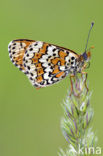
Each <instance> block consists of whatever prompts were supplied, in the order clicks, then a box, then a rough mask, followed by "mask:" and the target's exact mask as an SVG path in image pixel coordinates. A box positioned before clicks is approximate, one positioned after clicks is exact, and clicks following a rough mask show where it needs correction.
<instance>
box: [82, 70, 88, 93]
mask: <svg viewBox="0 0 103 156" xmlns="http://www.w3.org/2000/svg"><path fill="white" fill-rule="evenodd" d="M81 74H82V77H83V74H85V80H84V85H85V88H86V89H87V92H88V91H89V89H88V86H87V83H86V82H87V77H88V74H87V72H82V73H81Z"/></svg>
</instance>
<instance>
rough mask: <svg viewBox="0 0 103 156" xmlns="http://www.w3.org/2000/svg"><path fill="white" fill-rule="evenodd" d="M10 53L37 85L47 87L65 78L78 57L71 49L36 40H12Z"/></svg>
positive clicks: (17, 64)
mask: <svg viewBox="0 0 103 156" xmlns="http://www.w3.org/2000/svg"><path fill="white" fill-rule="evenodd" d="M9 54H10V58H11V60H12V62H13V63H14V64H15V65H16V66H18V68H19V69H21V70H22V71H23V72H25V73H26V75H27V77H28V78H29V79H30V81H31V83H32V85H34V86H35V87H46V86H49V85H52V84H54V83H56V82H58V81H60V80H62V79H63V78H65V76H67V75H68V74H69V73H70V71H71V67H73V66H75V60H76V59H77V58H78V54H76V53H75V52H73V51H71V50H69V49H66V48H63V47H59V46H56V45H52V44H48V43H45V42H42V41H34V40H14V41H12V42H11V43H10V44H9Z"/></svg>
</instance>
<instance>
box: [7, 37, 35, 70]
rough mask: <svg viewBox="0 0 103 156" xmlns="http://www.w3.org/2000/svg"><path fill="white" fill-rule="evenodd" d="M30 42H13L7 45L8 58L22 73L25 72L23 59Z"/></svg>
mask: <svg viewBox="0 0 103 156" xmlns="http://www.w3.org/2000/svg"><path fill="white" fill-rule="evenodd" d="M32 42H33V41H32V40H26V39H23V40H13V41H11V42H10V43H9V45H8V51H9V57H10V59H11V61H12V62H13V64H14V65H15V66H17V67H18V68H19V69H20V70H22V71H23V72H24V71H25V68H24V65H23V57H24V54H25V51H26V48H27V47H28V46H29V45H30V44H31V43H32Z"/></svg>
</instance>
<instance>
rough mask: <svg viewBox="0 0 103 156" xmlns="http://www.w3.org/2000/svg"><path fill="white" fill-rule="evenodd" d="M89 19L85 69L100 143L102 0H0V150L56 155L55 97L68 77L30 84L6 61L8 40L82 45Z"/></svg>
mask: <svg viewBox="0 0 103 156" xmlns="http://www.w3.org/2000/svg"><path fill="white" fill-rule="evenodd" d="M91 21H95V26H94V28H93V30H92V33H91V37H90V41H89V47H90V46H91V45H94V46H95V49H94V50H92V60H91V67H90V68H89V69H88V73H89V77H88V79H89V84H90V85H89V86H90V89H91V90H93V95H92V99H91V104H92V107H93V109H94V120H93V130H94V131H95V132H96V135H97V136H98V138H99V141H98V144H99V146H101V147H102V145H103V121H102V119H103V102H102V101H103V99H102V97H103V69H102V67H103V52H102V45H103V0H29V1H27V0H17V1H16V0H9V1H8V0H5V1H4V0H1V1H0V156H56V155H57V152H58V150H59V148H60V147H66V145H67V143H66V141H65V139H64V137H63V135H62V133H61V129H60V120H61V117H62V116H63V110H62V108H61V103H62V101H63V99H64V98H65V96H66V94H67V89H68V87H69V77H67V78H65V79H64V80H63V81H61V82H60V83H58V84H56V85H53V86H51V87H47V88H43V89H40V90H36V89H35V88H33V87H32V85H31V84H30V82H29V81H28V79H27V77H26V76H25V75H24V74H23V73H22V72H20V71H19V70H18V69H17V68H16V67H15V66H14V65H13V64H12V63H11V61H10V59H9V56H8V50H7V47H8V43H9V42H10V41H11V40H13V39H18V38H27V39H34V40H41V41H46V42H49V43H53V44H56V45H60V46H64V47H67V48H69V49H72V50H75V51H76V52H77V53H81V52H83V51H84V48H85V43H86V38H87V34H88V30H89V28H90V23H91Z"/></svg>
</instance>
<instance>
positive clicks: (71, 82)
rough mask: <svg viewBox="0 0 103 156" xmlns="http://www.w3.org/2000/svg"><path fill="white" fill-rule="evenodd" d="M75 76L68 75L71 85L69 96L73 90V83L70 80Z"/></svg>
mask: <svg viewBox="0 0 103 156" xmlns="http://www.w3.org/2000/svg"><path fill="white" fill-rule="evenodd" d="M74 77H75V75H70V83H71V91H70V94H69V95H70V96H71V95H72V93H74V89H73V81H72V78H74Z"/></svg>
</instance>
